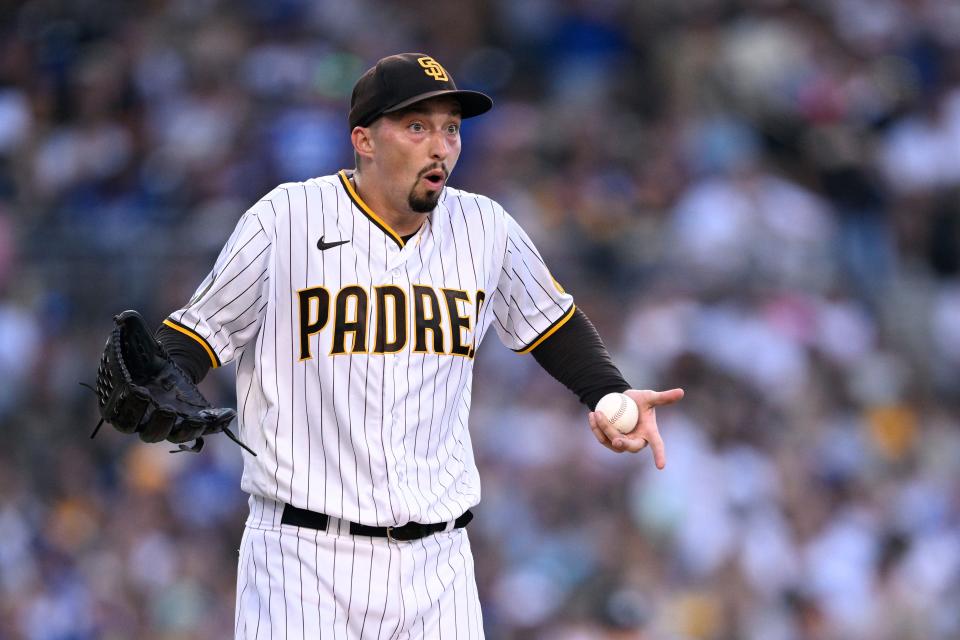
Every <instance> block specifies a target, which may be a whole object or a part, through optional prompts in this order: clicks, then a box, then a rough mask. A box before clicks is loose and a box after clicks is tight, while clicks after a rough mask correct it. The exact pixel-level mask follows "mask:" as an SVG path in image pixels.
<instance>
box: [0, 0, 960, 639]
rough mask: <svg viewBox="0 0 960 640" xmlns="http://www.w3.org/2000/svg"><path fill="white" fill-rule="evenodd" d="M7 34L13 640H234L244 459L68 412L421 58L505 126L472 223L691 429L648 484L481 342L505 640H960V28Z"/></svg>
mask: <svg viewBox="0 0 960 640" xmlns="http://www.w3.org/2000/svg"><path fill="white" fill-rule="evenodd" d="M0 17H2V19H0V33H2V37H0V380H2V381H3V384H2V385H0V424H2V426H3V434H4V441H5V443H4V446H3V447H2V448H0V638H3V639H5V638H27V639H29V640H87V639H92V638H107V639H114V638H117V639H119V638H132V637H137V638H144V639H164V640H167V639H178V640H179V639H188V638H189V639H207V638H210V639H213V638H225V637H229V636H230V635H231V633H232V631H231V630H232V616H233V605H234V586H235V582H234V581H235V576H236V560H237V548H238V545H239V540H240V535H241V532H242V522H243V519H244V518H245V515H246V502H245V496H244V495H243V494H242V493H241V492H240V490H239V472H240V467H241V459H240V451H239V450H238V449H237V448H236V447H235V446H234V445H232V444H231V443H229V442H228V441H226V439H223V438H214V439H211V441H210V442H208V448H207V450H205V451H204V452H203V454H201V455H197V456H194V455H188V454H177V455H170V454H169V453H167V447H164V446H163V445H149V446H148V445H142V444H140V443H139V442H137V441H136V439H135V438H134V439H131V438H129V437H124V436H121V435H120V434H118V433H116V432H114V431H113V430H111V429H109V428H105V429H104V430H103V431H102V432H101V433H100V434H99V436H98V437H97V439H95V440H93V441H91V440H90V439H89V434H90V431H91V430H92V428H93V426H94V424H95V423H96V421H97V418H98V416H97V414H96V410H95V402H94V398H93V395H92V394H91V393H90V392H89V391H87V390H85V389H84V388H82V387H80V386H79V385H78V381H86V382H90V381H92V379H93V377H94V374H95V364H96V361H97V359H98V357H99V352H100V349H101V348H102V343H103V340H104V338H105V335H106V332H107V331H108V330H109V327H110V319H111V316H112V315H113V314H114V313H116V312H118V311H120V310H122V309H126V308H136V309H139V310H141V311H142V312H143V313H144V315H145V316H146V317H147V318H148V319H150V320H151V321H152V322H156V323H158V324H159V322H160V320H161V319H162V318H163V317H165V315H166V314H167V313H169V312H170V311H171V310H173V309H176V308H178V307H180V306H181V305H182V304H183V302H184V301H185V300H186V299H188V298H189V296H190V294H191V292H192V291H193V289H194V288H195V286H196V285H197V284H198V283H199V281H200V280H201V278H202V277H203V276H204V274H205V273H206V271H207V270H208V269H209V268H210V266H211V265H212V263H213V259H214V257H215V255H216V253H217V252H218V251H219V248H220V246H221V245H222V243H223V242H224V241H225V239H226V238H227V236H228V235H229V233H230V231H231V229H232V228H233V225H234V224H235V222H236V220H237V219H238V218H239V216H240V215H241V214H242V212H243V211H244V210H245V209H246V208H247V207H248V206H249V205H250V204H252V203H253V202H254V201H256V199H258V198H259V197H260V196H261V195H262V194H264V193H265V192H267V191H268V190H269V189H271V188H272V187H273V186H274V185H276V184H278V183H280V182H283V181H289V180H303V179H306V178H309V177H312V176H317V175H325V174H329V173H332V172H334V171H335V170H337V169H339V168H349V167H351V166H352V164H353V159H352V153H351V149H350V147H349V140H348V136H347V134H348V130H347V123H346V112H347V105H348V102H349V93H350V89H351V88H352V85H353V82H354V81H355V79H356V78H357V77H358V76H359V74H360V73H362V71H363V70H364V69H366V68H367V67H368V66H370V65H371V64H372V63H373V62H374V61H375V60H376V59H377V58H379V57H381V56H382V55H387V54H390V53H395V52H400V51H410V50H418V51H425V52H427V53H429V54H430V55H432V56H434V57H436V58H437V59H438V60H440V61H441V62H442V63H443V64H444V65H445V66H446V67H447V68H448V69H450V71H451V73H452V74H453V76H454V77H455V78H456V80H457V83H458V85H460V86H461V87H469V88H475V89H480V90H483V91H487V92H489V93H490V94H491V95H492V96H493V97H494V99H495V102H496V107H495V108H494V110H493V111H492V112H490V113H489V114H488V115H485V116H484V117H482V118H478V119H476V120H472V121H468V122H467V123H465V126H464V130H463V147H464V152H463V156H462V158H461V163H460V165H458V168H457V170H456V172H455V173H454V174H453V177H452V184H454V185H455V186H458V187H461V188H466V189H468V190H470V191H475V192H480V193H484V194H486V195H489V196H491V197H494V198H495V199H497V200H499V201H500V202H501V203H502V204H503V205H504V206H505V207H506V208H507V210H508V211H510V212H511V213H512V214H513V215H514V216H515V217H516V218H517V219H518V220H519V221H520V222H521V224H522V225H523V226H524V227H525V228H526V229H527V231H528V232H529V233H530V235H531V236H532V237H533V238H534V240H535V241H536V243H537V244H538V246H539V248H540V249H541V251H542V253H543V254H544V256H545V258H546V260H547V263H548V264H549V265H550V266H551V268H552V269H553V271H554V275H555V276H556V278H557V279H558V280H559V281H560V282H561V283H563V285H564V286H565V288H566V289H567V290H568V291H570V292H571V293H573V295H574V297H575V298H576V300H577V302H578V305H579V306H580V307H581V308H582V309H584V310H585V312H586V313H587V315H589V316H590V317H591V318H592V319H593V320H594V323H595V324H596V325H597V327H598V328H599V330H600V333H601V335H603V336H604V338H605V340H606V343H607V345H608V347H609V348H610V350H611V352H612V353H613V354H614V358H615V360H616V361H617V362H618V364H620V366H621V368H622V369H623V371H624V373H625V375H626V376H627V378H628V379H629V380H630V381H631V382H632V383H633V384H634V385H635V386H637V387H640V388H655V389H662V388H670V387H674V386H682V387H684V388H685V390H686V392H687V396H686V399H685V400H684V401H683V402H682V403H681V404H679V405H676V406H674V407H669V408H666V409H663V410H662V411H661V413H660V415H659V416H658V417H659V421H660V424H661V430H662V433H663V435H664V437H665V440H666V443H667V460H668V462H667V468H666V470H664V471H659V472H658V471H656V469H655V468H654V467H653V464H652V461H651V460H650V458H649V455H648V454H644V455H640V456H628V455H616V454H613V453H611V452H609V451H608V450H606V449H603V448H602V447H600V446H599V445H597V443H596V442H595V441H594V440H593V437H592V435H591V434H590V433H589V430H588V428H587V426H586V417H585V412H584V408H583V407H581V406H578V404H577V402H576V400H575V398H574V397H573V396H572V395H571V394H569V393H568V392H567V391H566V390H564V389H563V388H561V387H560V386H559V385H558V384H557V383H556V382H555V381H553V380H552V379H551V378H549V377H548V376H547V375H546V374H544V373H543V372H542V371H541V370H540V369H539V367H538V366H537V365H536V363H535V362H534V361H533V359H532V358H529V357H525V356H517V355H515V354H513V353H511V352H509V351H507V350H505V349H503V348H502V347H500V346H499V345H497V344H496V343H497V340H496V337H495V336H494V334H493V332H491V333H490V336H488V339H487V340H486V342H485V343H484V344H485V345H486V347H485V348H484V349H482V350H481V351H480V356H479V358H478V365H477V372H476V384H475V386H474V411H473V414H472V419H471V431H472V435H473V439H474V443H475V447H476V450H477V457H478V462H479V464H480V467H481V476H482V478H483V481H484V485H483V488H484V493H483V502H482V503H481V505H480V508H479V509H478V510H477V512H478V517H477V519H476V520H475V521H474V523H473V524H472V525H471V527H470V535H471V539H472V541H473V546H474V553H475V556H476V558H477V561H478V562H477V570H478V582H479V586H480V594H481V598H482V601H483V606H484V615H485V624H486V630H487V636H488V637H489V638H492V639H501V638H504V639H513V638H516V639H520V638H531V639H538V640H541V639H543V640H545V639H549V640H587V639H610V640H614V639H616V640H621V639H627V638H637V639H646V640H732V639H735V638H736V639H744V640H834V639H836V640H841V639H843V640H860V639H863V640H868V639H869V640H938V639H944V640H946V639H950V638H958V637H960V606H958V605H960V428H958V425H960V3H958V2H956V0H645V1H643V2H633V1H630V0H562V1H561V0H556V1H551V0H519V1H518V0H495V1H483V0H458V1H450V2H428V1H426V0H405V1H396V2H386V1H383V2H377V1H374V0H358V1H356V2H338V1H336V0H241V1H238V2H227V1H226V0H151V1H148V2H137V3H128V2H120V1H111V0H75V1H71V2H67V1H64V0H26V1H24V2H13V3H3V4H2V5H0ZM491 336H492V337H491ZM232 385H233V380H232V373H231V372H230V371H218V372H216V373H214V374H211V375H210V376H209V377H208V379H207V380H205V381H204V386H203V388H204V390H205V391H206V392H207V394H208V397H211V398H212V399H214V400H215V401H216V402H217V403H223V404H228V405H232V404H233V402H234V391H233V386H232Z"/></svg>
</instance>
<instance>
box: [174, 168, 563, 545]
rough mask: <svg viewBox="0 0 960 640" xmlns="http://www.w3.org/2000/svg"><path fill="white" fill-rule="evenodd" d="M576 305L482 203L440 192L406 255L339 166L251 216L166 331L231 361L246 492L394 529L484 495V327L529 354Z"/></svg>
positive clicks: (525, 243)
mask: <svg viewBox="0 0 960 640" xmlns="http://www.w3.org/2000/svg"><path fill="white" fill-rule="evenodd" d="M573 310H574V305H573V300H572V298H571V297H570V296H569V295H568V294H566V293H565V292H564V291H563V290H562V289H561V288H560V286H559V285H557V284H556V282H555V281H554V280H553V278H552V277H551V275H550V272H549V271H548V269H547V267H546V266H545V265H544V263H543V260H542V259H541V257H540V255H539V253H538V252H537V250H536V249H535V248H534V246H533V244H532V242H531V241H530V239H529V237H528V236H527V235H526V234H525V233H524V232H523V230H522V229H520V227H519V226H518V225H517V223H516V222H515V221H514V220H513V218H512V217H510V215H509V214H507V213H506V212H505V211H504V210H503V208H502V207H501V206H500V205H499V204H497V203H496V202H494V201H493V200H490V199H489V198H486V197H484V196H479V195H474V194H471V193H466V192H464V191H460V190H457V189H453V188H450V187H446V188H445V189H444V192H443V194H442V196H441V198H440V200H439V203H438V205H437V207H436V208H435V209H434V211H433V212H432V213H431V214H430V215H429V217H428V218H427V222H426V223H425V224H424V225H423V226H422V227H421V228H420V230H419V231H418V232H417V233H416V234H415V235H414V236H413V237H411V238H410V239H409V240H408V241H406V242H405V241H404V240H403V239H402V238H401V237H399V236H398V235H397V234H396V233H395V232H394V231H393V230H392V229H390V228H389V227H388V226H387V225H386V224H385V223H384V222H383V221H382V220H381V219H380V218H379V217H378V216H377V215H376V214H375V213H374V212H372V211H371V210H370V209H369V207H367V206H366V204H365V203H363V201H362V200H361V199H360V198H359V196H358V195H357V194H356V192H355V191H354V190H353V187H352V184H351V182H350V180H349V175H348V173H347V172H343V171H341V172H340V173H338V174H335V175H331V176H325V177H322V178H314V179H311V180H308V181H306V182H302V183H289V184H284V185H281V186H279V187H277V188H276V189H274V190H273V191H271V192H270V193H269V194H267V195H266V196H265V197H264V198H263V199H261V200H260V201H259V202H257V203H256V204H255V205H254V206H253V207H251V208H250V209H249V210H248V211H247V212H246V213H245V214H244V215H243V217H242V218H241V219H240V221H239V223H238V224H237V227H236V229H235V230H234V232H233V234H232V235H231V237H230V239H229V240H228V242H227V244H226V245H225V247H224V249H223V251H222V252H221V254H220V256H219V258H218V259H217V261H216V264H215V265H214V268H213V270H212V271H211V273H210V274H209V275H208V276H207V277H206V279H205V280H204V281H203V282H202V283H201V285H200V287H199V288H198V289H197V292H196V294H194V296H193V298H192V299H191V301H190V302H189V303H188V304H187V306H186V307H185V308H184V309H181V310H179V311H176V312H174V313H173V314H171V315H170V317H169V318H168V319H167V320H166V321H165V323H166V324H167V325H168V326H170V327H172V328H174V329H177V330H180V331H182V332H183V333H186V334H187V335H190V336H191V337H193V338H194V339H196V340H197V341H198V342H199V343H200V344H201V345H202V346H203V347H204V349H205V350H206V351H207V354H208V355H209V356H210V358H211V362H212V363H213V364H214V366H220V365H221V364H225V363H227V362H230V361H234V360H236V361H237V405H238V414H239V417H238V420H239V431H240V437H241V438H242V439H243V441H244V442H245V443H246V444H247V445H249V446H250V447H251V448H253V449H254V450H255V451H256V452H257V456H256V457H253V456H251V455H249V454H247V453H244V454H243V455H244V472H243V479H242V488H243V489H244V490H245V491H247V492H248V493H251V494H254V495H258V496H262V497H265V498H269V499H271V500H276V501H278V502H281V503H284V502H286V503H289V504H292V505H294V506H296V507H300V508H303V509H309V510H311V511H318V512H322V513H326V514H329V515H332V516H336V517H339V518H343V519H345V520H351V521H355V522H361V523H364V524H369V525H376V526H392V525H400V524H404V523H406V522H410V521H415V522H442V521H448V520H452V519H454V518H456V517H457V516H459V515H460V514H461V513H463V512H464V511H465V510H466V509H468V508H469V507H471V506H473V505H475V504H477V503H478V502H479V500H480V480H479V477H478V473H477V468H476V465H475V464H474V458H473V448H472V445H471V440H470V433H469V430H468V428H467V422H468V415H469V410H470V390H471V384H472V372H473V362H474V361H473V355H474V352H475V349H476V347H477V346H478V345H479V343H480V340H481V339H482V337H483V335H484V333H485V332H486V330H487V328H488V327H489V326H490V325H491V324H492V325H493V326H494V327H495V330H496V331H497V334H498V335H499V337H500V339H501V341H502V342H503V343H504V344H505V345H506V346H508V347H509V348H511V349H513V350H515V351H519V352H525V351H528V350H530V349H532V348H533V347H534V346H536V345H537V344H539V343H540V342H541V341H542V340H543V339H545V338H546V337H547V336H549V335H550V334H551V333H552V332H553V331H555V330H556V329H557V328H559V327H560V326H561V325H562V324H563V323H564V322H566V321H567V320H568V319H569V318H570V317H571V316H572V314H573Z"/></svg>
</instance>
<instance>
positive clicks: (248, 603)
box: [235, 497, 484, 640]
mask: <svg viewBox="0 0 960 640" xmlns="http://www.w3.org/2000/svg"><path fill="white" fill-rule="evenodd" d="M280 512H281V510H280V508H279V505H278V504H277V503H273V502H272V501H268V500H265V499H262V498H258V497H254V498H251V511H250V517H249V518H248V519H247V526H246V530H245V532H244V536H243V540H242V542H241V547H240V562H239V564H238V582H237V584H238V586H239V585H243V586H242V588H239V589H238V591H237V619H236V626H235V629H236V631H235V637H236V638H237V639H238V640H239V639H243V640H266V639H268V638H297V639H308V638H309V639H311V640H312V639H315V638H331V639H336V640H340V639H344V640H353V639H361V638H362V639H364V640H367V639H373V638H376V639H378V640H380V639H384V640H386V639H388V638H389V639H399V638H409V639H411V640H414V639H416V640H421V639H422V640H425V639H433V638H442V639H449V640H478V639H482V638H483V637H484V636H483V625H482V617H481V614H480V601H479V599H478V598H477V590H476V579H475V576H474V566H473V556H472V554H471V552H470V542H469V540H468V538H467V533H466V531H465V530H464V529H457V530H454V531H451V532H449V533H438V534H435V535H432V536H429V537H427V538H423V539H422V540H414V541H411V542H389V541H387V540H386V539H383V538H366V537H363V536H351V535H349V534H342V533H338V532H319V531H314V530H310V529H299V528H297V527H292V526H289V525H281V524H280V522H279V520H280ZM308 549H309V550H310V551H307V550H308ZM284 575H286V576H288V577H289V576H291V575H295V576H296V579H294V580H286V581H284V580H283V579H282V577H283V576H284ZM283 590H285V591H286V599H285V601H280V598H279V596H278V594H279V593H281V592H282V591H283ZM284 603H285V604H284Z"/></svg>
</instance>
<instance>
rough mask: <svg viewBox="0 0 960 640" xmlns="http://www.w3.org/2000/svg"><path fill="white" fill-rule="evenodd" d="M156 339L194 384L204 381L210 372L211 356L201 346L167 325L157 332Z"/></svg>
mask: <svg viewBox="0 0 960 640" xmlns="http://www.w3.org/2000/svg"><path fill="white" fill-rule="evenodd" d="M156 338H157V340H159V341H160V344H162V345H163V348H164V349H166V350H167V353H168V354H169V355H170V359H171V360H173V361H174V362H176V363H177V365H178V366H179V367H180V368H181V369H183V370H184V372H185V373H186V374H187V375H188V376H190V378H191V379H192V380H193V382H194V384H196V383H198V382H200V381H201V380H203V378H204V376H206V375H207V372H208V371H210V356H208V355H207V352H206V351H205V350H204V349H203V347H202V346H200V344H199V343H198V342H197V341H196V340H194V339H193V338H191V337H190V336H187V335H184V334H183V333H180V332H179V331H176V330H174V329H171V328H170V327H168V326H167V325H161V326H160V328H159V329H158V330H157V332H156Z"/></svg>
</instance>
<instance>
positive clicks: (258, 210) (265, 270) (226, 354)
mask: <svg viewBox="0 0 960 640" xmlns="http://www.w3.org/2000/svg"><path fill="white" fill-rule="evenodd" d="M263 203H264V201H261V202H260V203H258V204H257V205H254V207H252V208H251V209H249V210H248V211H247V212H246V213H244V215H243V216H242V217H241V218H240V220H239V222H237V226H236V227H235V228H234V230H233V233H232V234H231V235H230V238H229V239H228V240H227V242H226V244H225V245H224V247H223V249H222V250H221V252H220V255H219V256H218V257H217V261H216V262H215V263H214V266H213V269H212V270H211V271H210V273H209V274H207V277H206V278H204V279H203V281H202V282H201V283H200V286H199V287H197V290H196V292H195V293H194V294H193V297H192V298H190V301H189V302H188V303H187V305H186V306H185V307H183V308H182V309H179V310H177V311H175V312H173V313H171V314H170V316H169V317H167V319H166V320H164V321H163V324H164V325H166V326H167V327H170V328H171V329H174V330H176V331H179V332H180V333H183V334H185V335H187V336H189V337H190V338H193V339H194V340H196V341H197V342H198V343H199V344H200V346H201V347H203V349H204V351H206V353H207V356H208V357H209V358H210V364H211V366H213V367H219V366H220V365H222V364H226V363H227V362H230V361H231V360H233V358H234V355H235V354H236V352H237V351H238V350H239V349H241V348H242V347H243V346H244V345H246V344H247V343H248V342H249V341H250V340H251V339H253V338H254V337H255V336H256V335H257V332H258V331H259V329H260V325H261V323H262V320H263V312H264V308H265V307H266V302H267V299H268V290H269V279H270V260H271V253H272V251H271V246H272V242H271V234H269V233H268V232H267V230H268V229H269V228H270V227H269V226H268V225H269V224H270V221H269V219H267V220H264V219H262V218H267V216H266V215H265V211H264V209H263V206H262V205H263ZM267 207H268V208H269V203H267Z"/></svg>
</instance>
